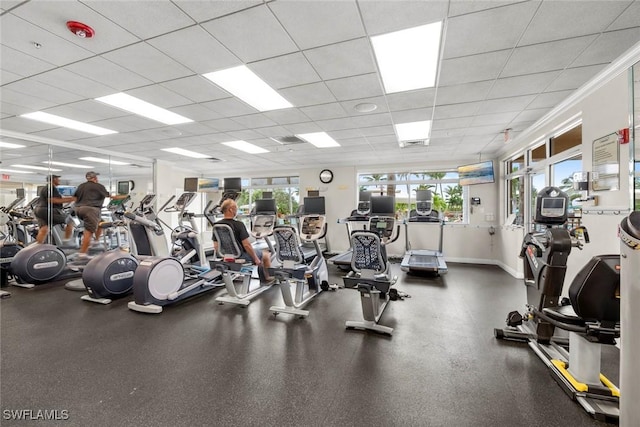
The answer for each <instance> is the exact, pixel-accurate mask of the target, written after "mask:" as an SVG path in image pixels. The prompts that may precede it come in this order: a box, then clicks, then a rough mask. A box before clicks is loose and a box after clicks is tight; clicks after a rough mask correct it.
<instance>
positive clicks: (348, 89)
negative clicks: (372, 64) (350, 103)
mask: <svg viewBox="0 0 640 427" xmlns="http://www.w3.org/2000/svg"><path fill="white" fill-rule="evenodd" d="M326 83H327V86H328V87H329V90H330V91H331V92H332V93H333V95H334V96H335V97H336V99H337V100H338V101H347V100H350V99H358V98H369V97H373V96H380V95H383V90H382V84H381V83H380V80H379V78H378V75H377V73H370V74H363V75H360V76H352V77H345V78H342V79H336V80H329V81H327V82H326Z"/></svg>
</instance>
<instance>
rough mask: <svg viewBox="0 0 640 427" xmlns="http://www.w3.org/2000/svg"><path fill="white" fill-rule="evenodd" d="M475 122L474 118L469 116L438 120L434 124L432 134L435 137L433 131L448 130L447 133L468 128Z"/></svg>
mask: <svg viewBox="0 0 640 427" xmlns="http://www.w3.org/2000/svg"><path fill="white" fill-rule="evenodd" d="M472 120H473V117H472V116H468V117H456V118H453V119H440V120H436V121H435V122H433V124H432V125H431V129H432V133H431V135H433V131H435V130H447V131H451V130H453V129H461V128H466V127H468V126H469V125H470V124H471V121H472Z"/></svg>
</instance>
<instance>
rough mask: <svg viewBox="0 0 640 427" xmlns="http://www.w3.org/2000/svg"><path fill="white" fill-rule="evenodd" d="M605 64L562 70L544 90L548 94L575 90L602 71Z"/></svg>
mask: <svg viewBox="0 0 640 427" xmlns="http://www.w3.org/2000/svg"><path fill="white" fill-rule="evenodd" d="M605 66H606V65H605V64H598V65H592V66H590V67H579V68H569V69H566V70H564V71H563V72H562V73H561V74H560V75H559V76H558V78H557V79H555V80H554V81H553V82H552V83H551V84H550V85H549V86H548V87H547V88H546V89H545V91H548V92H556V91H561V90H570V89H577V88H579V87H580V86H582V85H583V84H584V83H586V82H587V81H589V80H590V79H591V78H592V77H593V76H595V75H596V74H598V73H599V72H600V71H602V70H603V69H604V67H605Z"/></svg>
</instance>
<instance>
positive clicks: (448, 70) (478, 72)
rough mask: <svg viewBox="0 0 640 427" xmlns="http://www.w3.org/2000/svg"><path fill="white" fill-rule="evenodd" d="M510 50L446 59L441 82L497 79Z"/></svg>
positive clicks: (450, 83)
mask: <svg viewBox="0 0 640 427" xmlns="http://www.w3.org/2000/svg"><path fill="white" fill-rule="evenodd" d="M510 54H511V51H510V50H501V51H498V52H489V53H483V54H479V55H472V56H465V57H462V58H452V59H445V60H444V61H442V68H441V70H440V82H439V83H440V84H441V85H442V86H452V85H457V84H462V83H472V82H478V81H483V80H495V79H496V78H497V77H498V75H499V74H500V72H501V71H502V68H503V67H504V64H505V63H506V61H507V59H508V58H509V56H510Z"/></svg>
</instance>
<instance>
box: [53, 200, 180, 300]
mask: <svg viewBox="0 0 640 427" xmlns="http://www.w3.org/2000/svg"><path fill="white" fill-rule="evenodd" d="M155 198H156V196H155V194H148V195H146V196H145V197H144V198H143V199H142V200H141V201H140V203H139V204H138V206H137V207H136V208H135V209H134V210H133V211H132V212H128V211H125V210H124V209H122V208H115V207H114V206H116V205H119V206H121V207H123V206H124V205H122V204H118V203H117V202H118V201H117V200H116V201H115V202H116V203H115V204H114V206H111V204H110V206H109V209H110V210H112V212H113V213H112V219H113V221H112V224H111V225H112V226H114V227H117V228H124V229H125V230H126V233H127V243H128V245H129V251H127V250H126V249H125V248H120V247H118V248H116V249H114V250H110V251H108V252H104V253H102V254H100V255H98V256H96V257H95V258H93V259H92V260H91V261H89V263H88V264H87V265H86V266H85V268H84V269H83V271H82V278H81V279H77V280H73V281H71V282H68V283H67V284H66V285H65V289H68V290H72V291H86V292H87V293H88V295H83V296H82V297H81V299H82V300H83V301H89V302H95V303H98V304H110V303H111V302H112V301H113V300H115V299H119V298H123V297H125V296H127V295H129V294H130V293H131V291H132V290H133V276H134V273H135V270H136V269H137V268H138V264H139V260H140V259H142V258H143V257H145V256H169V250H168V248H167V242H166V240H165V234H164V231H163V229H162V226H161V225H160V224H159V223H158V222H157V221H156V215H155V212H154V211H153V203H154V201H155ZM119 234H120V233H119V232H118V235H119Z"/></svg>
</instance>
